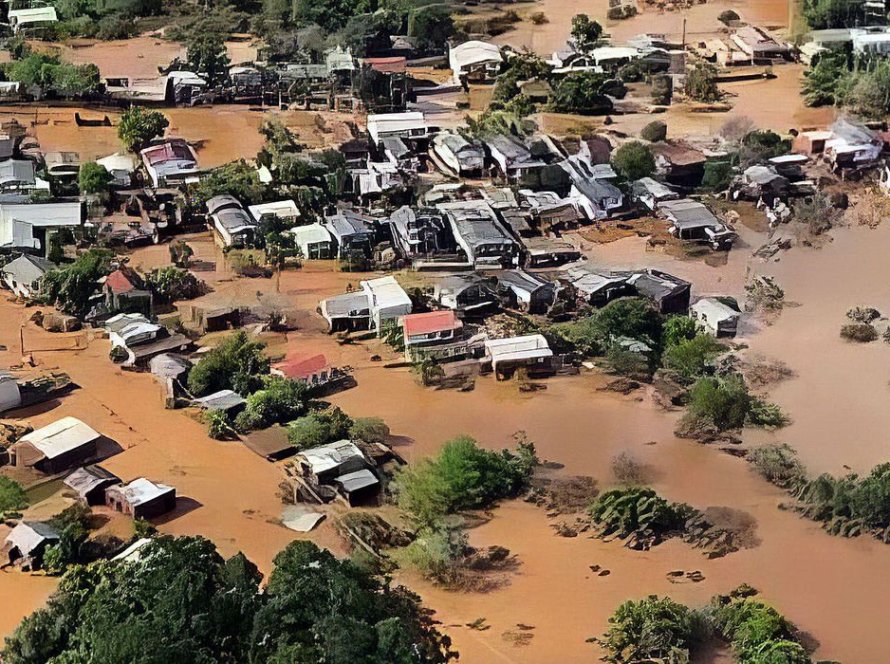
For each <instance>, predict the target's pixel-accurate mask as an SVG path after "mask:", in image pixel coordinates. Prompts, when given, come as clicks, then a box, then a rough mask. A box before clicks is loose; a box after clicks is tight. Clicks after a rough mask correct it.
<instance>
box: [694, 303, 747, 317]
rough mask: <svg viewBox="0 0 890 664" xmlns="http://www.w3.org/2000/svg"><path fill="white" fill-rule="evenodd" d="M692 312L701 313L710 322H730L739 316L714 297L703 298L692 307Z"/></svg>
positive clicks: (737, 312)
mask: <svg viewBox="0 0 890 664" xmlns="http://www.w3.org/2000/svg"><path fill="white" fill-rule="evenodd" d="M692 310H693V311H695V312H700V313H703V314H704V315H705V316H707V317H708V320H710V321H712V322H713V321H720V320H731V319H733V318H738V317H739V316H740V315H741V314H740V313H739V311H737V310H736V309H733V308H732V307H731V306H729V305H728V304H724V303H723V302H721V301H720V300H718V299H717V298H716V297H703V298H701V299H700V300H699V301H698V302H696V303H695V304H693V305H692Z"/></svg>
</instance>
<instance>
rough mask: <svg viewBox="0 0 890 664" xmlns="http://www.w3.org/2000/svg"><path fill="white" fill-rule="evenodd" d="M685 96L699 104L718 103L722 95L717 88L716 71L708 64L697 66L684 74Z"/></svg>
mask: <svg viewBox="0 0 890 664" xmlns="http://www.w3.org/2000/svg"><path fill="white" fill-rule="evenodd" d="M684 92H685V93H686V96H687V97H689V98H690V99H694V100H695V101H700V102H715V101H719V100H720V98H721V96H722V94H721V92H720V88H718V87H717V69H716V68H715V67H714V66H713V65H709V64H697V65H695V67H693V68H692V69H691V70H690V71H688V72H687V73H686V86H685V88H684Z"/></svg>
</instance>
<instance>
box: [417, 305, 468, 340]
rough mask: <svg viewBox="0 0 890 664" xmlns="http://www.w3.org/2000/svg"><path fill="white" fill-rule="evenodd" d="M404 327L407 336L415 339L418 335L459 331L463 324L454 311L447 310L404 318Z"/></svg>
mask: <svg viewBox="0 0 890 664" xmlns="http://www.w3.org/2000/svg"><path fill="white" fill-rule="evenodd" d="M402 327H403V328H404V329H405V336H408V337H413V336H415V335H418V334H432V333H434V332H447V331H448V330H459V329H461V328H462V327H463V323H462V322H461V320H460V319H459V318H458V317H457V314H456V313H454V311H452V310H451V309H445V310H443V311H430V312H428V313H423V314H409V315H407V316H402Z"/></svg>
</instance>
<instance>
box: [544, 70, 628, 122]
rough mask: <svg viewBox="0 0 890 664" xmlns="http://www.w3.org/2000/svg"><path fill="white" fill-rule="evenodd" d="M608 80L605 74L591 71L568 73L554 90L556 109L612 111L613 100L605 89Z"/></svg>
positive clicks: (596, 111) (590, 111)
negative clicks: (606, 93) (605, 92)
mask: <svg viewBox="0 0 890 664" xmlns="http://www.w3.org/2000/svg"><path fill="white" fill-rule="evenodd" d="M607 80H608V77H607V76H606V75H605V74H597V73H595V72H589V71H580V72H572V73H570V74H567V75H566V76H564V77H562V78H561V79H560V80H559V83H558V84H557V85H556V89H555V90H554V91H553V102H552V103H553V108H554V110H556V111H557V112H559V113H578V114H581V115H594V114H598V113H608V112H610V111H611V110H612V108H613V104H612V100H611V99H609V98H608V97H607V96H606V95H605V94H604V89H603V88H604V86H605V84H606V82H607ZM621 85H622V87H623V84H621ZM618 96H621V95H618Z"/></svg>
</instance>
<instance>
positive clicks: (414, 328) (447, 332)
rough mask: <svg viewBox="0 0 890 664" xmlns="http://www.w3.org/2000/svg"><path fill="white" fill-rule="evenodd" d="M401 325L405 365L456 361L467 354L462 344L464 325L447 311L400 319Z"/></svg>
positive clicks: (413, 315) (464, 344)
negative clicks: (419, 362) (431, 361)
mask: <svg viewBox="0 0 890 664" xmlns="http://www.w3.org/2000/svg"><path fill="white" fill-rule="evenodd" d="M401 323H402V336H403V338H404V342H405V359H406V360H407V361H408V362H417V361H420V360H423V359H425V358H432V359H435V360H437V361H442V360H448V359H457V358H459V357H464V356H465V355H466V353H467V348H468V347H467V344H466V343H461V342H462V341H463V327H464V324H463V322H462V321H461V320H460V319H459V318H458V317H457V314H456V313H455V312H454V311H452V310H450V309H445V310H442V311H430V312H427V313H422V314H410V315H408V316H402V319H401Z"/></svg>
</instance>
